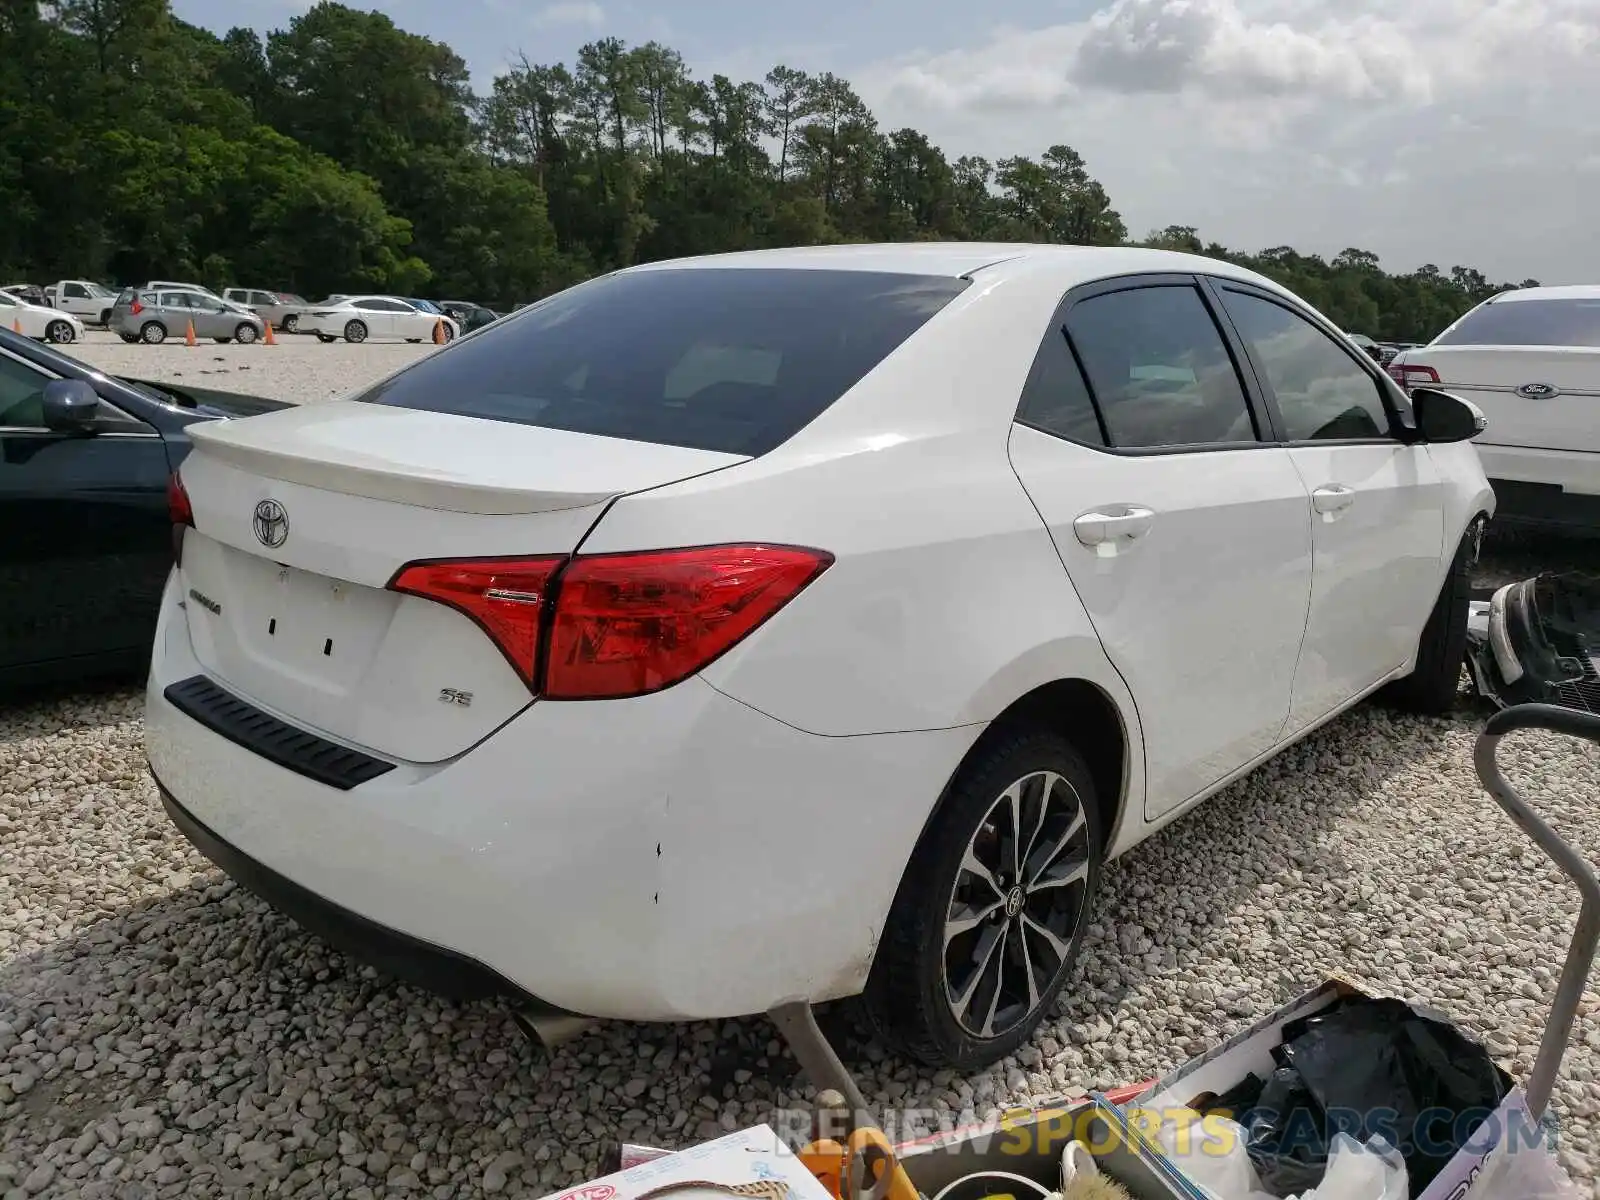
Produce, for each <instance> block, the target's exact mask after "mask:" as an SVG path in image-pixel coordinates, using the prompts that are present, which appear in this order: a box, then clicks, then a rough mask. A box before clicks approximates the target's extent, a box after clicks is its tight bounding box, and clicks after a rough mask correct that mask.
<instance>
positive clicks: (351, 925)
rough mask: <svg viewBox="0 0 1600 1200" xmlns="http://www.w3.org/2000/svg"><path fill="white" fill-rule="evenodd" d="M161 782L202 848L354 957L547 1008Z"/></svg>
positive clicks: (480, 994) (173, 812)
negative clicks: (220, 823) (210, 819)
mask: <svg viewBox="0 0 1600 1200" xmlns="http://www.w3.org/2000/svg"><path fill="white" fill-rule="evenodd" d="M156 788H157V790H158V791H159V792H160V793H161V804H162V807H163V808H165V809H166V810H167V816H168V817H169V818H170V819H171V821H172V823H173V825H175V826H177V829H178V832H179V833H181V834H183V836H184V837H186V838H188V839H189V841H190V843H191V844H192V845H193V846H194V848H195V849H196V850H198V851H200V853H201V854H204V855H205V856H206V857H207V858H209V859H210V860H211V861H212V862H213V863H215V864H216V865H217V866H218V867H220V868H221V869H222V870H223V871H224V872H225V873H226V874H227V875H228V876H229V877H230V878H232V879H234V880H235V881H237V882H238V883H239V884H240V885H241V886H243V887H245V888H247V889H249V890H250V891H251V892H254V893H255V894H256V895H257V896H259V897H261V899H263V900H265V901H266V902H267V903H268V904H270V905H272V907H273V908H275V909H277V910H278V911H279V912H281V913H283V914H284V915H285V916H287V917H291V918H293V919H294V921H295V922H296V923H298V924H299V925H301V926H302V927H304V928H305V929H307V930H309V931H310V932H311V933H314V934H316V935H317V936H318V937H320V938H322V939H323V940H324V941H326V942H328V943H329V944H330V945H332V946H335V947H337V948H338V949H339V950H341V951H343V952H344V953H345V954H347V955H349V956H350V957H351V958H353V959H356V960H357V961H360V962H366V963H370V964H371V965H373V966H375V967H377V968H378V969H379V970H381V971H384V972H386V973H388V974H390V975H392V976H394V977H395V978H396V979H400V980H403V981H405V982H406V983H411V984H415V985H416V986H417V987H420V988H424V989H426V990H428V991H431V992H436V993H438V994H439V995H441V996H448V997H450V998H452V999H456V1000H479V999H484V998H486V997H490V996H506V997H510V998H513V999H516V1000H519V1001H522V1002H524V1003H532V1004H536V1005H539V1006H541V1007H545V1006H544V1005H543V1002H542V1001H539V1000H538V999H537V998H536V997H533V996H530V995H528V994H527V993H526V992H524V991H523V990H522V989H521V988H519V987H517V986H516V984H514V983H512V982H511V981H510V980H509V979H507V978H505V977H504V976H503V975H500V974H498V973H497V972H495V971H492V970H490V969H489V968H488V967H486V966H484V965H483V964H482V963H479V962H474V961H473V960H472V959H470V958H467V957H465V956H463V955H460V954H457V953H455V952H454V951H451V950H446V949H444V948H443V947H441V946H435V945H432V944H431V943H428V942H425V941H423V940H422V939H420V938H414V937H410V936H408V935H406V934H403V933H401V932H399V931H398V930H394V929H390V928H388V927H387V926H384V925H380V924H378V923H377V922H376V921H370V920H368V919H367V918H366V917H363V916H361V915H360V914H359V913H354V912H351V911H350V910H349V909H346V908H341V907H340V906H339V905H337V904H334V903H333V902H332V901H330V900H327V899H325V898H324V897H322V896H319V895H317V894H316V893H315V892H313V891H310V890H309V889H307V888H303V887H301V886H300V885H299V884H297V883H295V882H294V880H292V879H289V878H287V877H285V876H283V875H280V874H278V872H276V871H274V870H273V869H272V868H271V867H268V866H266V865H265V864H263V863H259V862H257V861H256V860H255V859H253V858H251V857H250V856H249V855H248V854H246V853H244V851H242V850H240V849H239V848H238V847H237V846H235V845H233V844H232V843H230V842H228V841H227V840H226V839H225V838H223V837H222V836H221V835H220V834H218V833H217V832H216V831H215V830H213V829H210V828H209V827H207V826H206V825H205V824H204V823H203V822H201V821H200V820H199V819H198V818H197V817H196V816H195V815H194V814H193V813H191V812H190V811H189V810H188V809H186V808H184V806H183V805H181V804H179V803H178V801H177V800H175V799H174V798H173V795H172V793H171V792H169V791H168V790H167V789H166V787H165V786H164V785H163V784H162V782H161V780H160V779H159V778H157V779H156Z"/></svg>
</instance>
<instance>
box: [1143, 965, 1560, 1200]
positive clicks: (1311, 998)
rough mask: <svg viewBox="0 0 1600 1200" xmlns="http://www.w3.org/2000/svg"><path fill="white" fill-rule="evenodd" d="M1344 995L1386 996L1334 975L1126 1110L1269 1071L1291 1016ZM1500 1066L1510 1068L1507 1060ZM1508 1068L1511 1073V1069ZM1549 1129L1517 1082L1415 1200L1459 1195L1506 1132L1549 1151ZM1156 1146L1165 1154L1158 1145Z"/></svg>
mask: <svg viewBox="0 0 1600 1200" xmlns="http://www.w3.org/2000/svg"><path fill="white" fill-rule="evenodd" d="M1345 996H1361V997H1364V998H1366V999H1381V998H1382V997H1374V996H1371V995H1370V994H1369V993H1367V992H1365V991H1363V990H1362V989H1361V988H1359V987H1357V986H1356V985H1355V984H1354V983H1352V982H1350V981H1349V980H1346V979H1342V978H1339V977H1333V978H1330V979H1329V980H1328V981H1327V982H1325V983H1323V984H1322V986H1321V987H1318V988H1313V989H1312V990H1311V991H1308V992H1306V993H1304V994H1302V995H1301V996H1299V997H1297V998H1296V999H1294V1000H1291V1001H1290V1002H1289V1003H1288V1004H1285V1005H1284V1006H1283V1007H1282V1008H1279V1009H1277V1010H1276V1011H1275V1012H1272V1013H1269V1014H1268V1015H1267V1016H1265V1017H1263V1018H1262V1019H1261V1020H1259V1021H1257V1022H1256V1023H1255V1024H1253V1025H1251V1026H1250V1027H1249V1028H1248V1029H1246V1030H1245V1031H1244V1032H1242V1033H1240V1034H1237V1035H1235V1036H1234V1037H1231V1038H1229V1039H1228V1040H1227V1041H1225V1042H1223V1043H1222V1044H1221V1045H1219V1046H1216V1047H1214V1048H1213V1049H1211V1050H1208V1051H1206V1052H1205V1053H1204V1054H1201V1055H1199V1056H1197V1057H1195V1058H1192V1059H1190V1060H1189V1061H1188V1062H1186V1063H1184V1064H1183V1065H1182V1066H1181V1067H1179V1068H1177V1069H1176V1070H1175V1071H1173V1072H1172V1073H1171V1074H1169V1075H1167V1076H1165V1077H1164V1078H1162V1079H1158V1080H1157V1081H1156V1082H1155V1083H1153V1084H1151V1085H1150V1086H1149V1087H1148V1088H1146V1089H1145V1091H1144V1092H1143V1093H1142V1094H1141V1095H1139V1096H1138V1097H1136V1098H1134V1099H1133V1100H1131V1101H1129V1103H1128V1104H1127V1106H1126V1111H1128V1112H1132V1111H1133V1110H1144V1111H1145V1112H1146V1113H1148V1114H1150V1116H1151V1118H1152V1119H1153V1118H1154V1117H1155V1116H1156V1115H1157V1114H1162V1113H1166V1112H1169V1111H1171V1110H1174V1109H1180V1108H1182V1107H1184V1106H1185V1105H1186V1104H1187V1103H1188V1102H1189V1101H1190V1100H1191V1099H1193V1098H1195V1097H1197V1096H1200V1095H1203V1094H1205V1093H1208V1092H1210V1093H1217V1094H1221V1093H1223V1092H1226V1091H1227V1090H1228V1089H1229V1088H1231V1087H1233V1086H1234V1085H1236V1084H1238V1083H1240V1082H1242V1081H1243V1080H1244V1078H1245V1076H1246V1075H1250V1074H1256V1075H1266V1074H1267V1073H1269V1072H1271V1071H1272V1069H1273V1067H1274V1065H1275V1064H1274V1062H1273V1059H1272V1050H1273V1047H1275V1046H1277V1045H1279V1044H1280V1043H1281V1042H1282V1041H1283V1027H1284V1026H1285V1025H1286V1024H1288V1023H1289V1022H1290V1021H1294V1020H1297V1019H1298V1018H1300V1017H1304V1016H1308V1015H1310V1014H1312V1013H1315V1012H1320V1011H1321V1010H1322V1009H1325V1008H1327V1007H1329V1006H1330V1005H1331V1004H1333V1003H1334V1002H1335V1001H1336V1000H1338V999H1340V998H1341V997H1345ZM1427 1015H1428V1016H1430V1017H1436V1018H1440V1019H1445V1018H1444V1014H1441V1013H1434V1012H1427ZM1501 1069H1502V1070H1504V1069H1505V1068H1504V1067H1503V1066H1502V1068H1501ZM1506 1073H1507V1074H1508V1075H1509V1074H1510V1072H1509V1071H1507V1072H1506ZM1550 1133H1551V1127H1550V1126H1549V1124H1548V1123H1546V1124H1544V1125H1536V1124H1535V1122H1534V1121H1533V1118H1532V1116H1531V1115H1530V1114H1529V1112H1528V1105H1527V1098H1526V1097H1525V1096H1524V1094H1523V1091H1522V1088H1521V1087H1519V1086H1516V1085H1515V1084H1513V1086H1512V1088H1511V1090H1510V1091H1509V1092H1507V1094H1506V1097H1505V1099H1504V1100H1502V1101H1501V1102H1500V1106H1499V1107H1498V1108H1497V1109H1496V1110H1495V1111H1494V1112H1493V1113H1491V1114H1490V1115H1489V1116H1488V1118H1486V1119H1485V1120H1484V1122H1483V1123H1482V1124H1481V1125H1480V1126H1479V1127H1478V1128H1477V1129H1475V1130H1474V1131H1473V1132H1472V1133H1471V1134H1470V1135H1468V1137H1467V1139H1466V1143H1465V1145H1463V1146H1462V1148H1461V1149H1460V1150H1458V1151H1457V1152H1456V1154H1455V1156H1454V1157H1453V1158H1451V1159H1450V1161H1449V1162H1448V1163H1447V1164H1446V1165H1445V1168H1444V1170H1442V1171H1441V1172H1440V1173H1439V1174H1438V1175H1437V1176H1435V1177H1434V1179H1433V1181H1432V1182H1431V1183H1430V1184H1429V1185H1428V1187H1427V1189H1426V1190H1425V1191H1423V1192H1422V1193H1420V1194H1419V1195H1417V1196H1415V1197H1413V1200H1460V1197H1462V1196H1464V1195H1465V1194H1466V1191H1467V1189H1468V1187H1470V1186H1471V1184H1472V1181H1473V1180H1474V1179H1476V1178H1477V1176H1478V1172H1479V1171H1480V1170H1482V1168H1483V1162H1484V1159H1485V1158H1487V1157H1488V1155H1489V1153H1490V1151H1492V1150H1493V1149H1494V1148H1495V1147H1496V1146H1498V1145H1499V1144H1500V1143H1501V1142H1502V1141H1503V1140H1505V1139H1506V1138H1507V1136H1509V1137H1511V1138H1512V1139H1513V1140H1512V1142H1511V1152H1512V1153H1524V1152H1529V1151H1532V1152H1536V1153H1547V1152H1548V1147H1549V1137H1550ZM1153 1152H1154V1153H1155V1154H1157V1155H1158V1156H1160V1155H1161V1152H1160V1150H1159V1148H1157V1149H1155V1150H1154V1151H1153ZM1162 1157H1164V1156H1162Z"/></svg>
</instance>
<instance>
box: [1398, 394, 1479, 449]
mask: <svg viewBox="0 0 1600 1200" xmlns="http://www.w3.org/2000/svg"><path fill="white" fill-rule="evenodd" d="M1411 408H1412V411H1413V412H1415V413H1416V423H1417V434H1418V435H1419V436H1420V437H1421V438H1422V440H1423V441H1425V442H1466V441H1471V440H1472V439H1473V438H1475V437H1477V436H1478V435H1479V434H1480V433H1482V432H1483V431H1484V430H1485V429H1487V428H1488V427H1489V422H1488V420H1487V419H1486V418H1485V417H1484V415H1483V413H1482V412H1481V411H1480V410H1479V408H1478V406H1477V405H1476V404H1473V403H1472V402H1471V401H1468V400H1463V399H1462V398H1461V397H1460V396H1457V395H1455V394H1454V393H1452V392H1441V391H1437V390H1435V389H1434V388H1418V389H1417V390H1416V391H1414V392H1412V393H1411Z"/></svg>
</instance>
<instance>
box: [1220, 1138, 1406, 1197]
mask: <svg viewBox="0 0 1600 1200" xmlns="http://www.w3.org/2000/svg"><path fill="white" fill-rule="evenodd" d="M1410 1194H1411V1192H1410V1183H1409V1182H1408V1181H1407V1179H1406V1160H1405V1159H1404V1158H1402V1157H1400V1152H1399V1151H1398V1150H1396V1149H1395V1148H1394V1147H1393V1146H1391V1145H1389V1143H1388V1142H1386V1141H1384V1140H1383V1139H1382V1138H1373V1139H1372V1141H1370V1142H1368V1143H1367V1144H1366V1145H1365V1146H1363V1145H1362V1144H1361V1143H1360V1142H1358V1141H1356V1140H1355V1138H1353V1137H1351V1136H1350V1135H1349V1134H1348V1133H1336V1134H1334V1135H1333V1140H1332V1141H1331V1142H1330V1143H1329V1144H1328V1173H1327V1174H1326V1175H1324V1176H1323V1177H1322V1182H1321V1183H1319V1184H1317V1186H1316V1187H1315V1188H1313V1189H1312V1190H1311V1191H1309V1192H1305V1193H1302V1194H1301V1195H1300V1196H1298V1197H1295V1198H1294V1200H1407V1197H1409V1196H1410ZM1251 1200H1260V1198H1258V1197H1251Z"/></svg>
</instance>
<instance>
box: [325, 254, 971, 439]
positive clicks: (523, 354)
mask: <svg viewBox="0 0 1600 1200" xmlns="http://www.w3.org/2000/svg"><path fill="white" fill-rule="evenodd" d="M966 286H967V283H966V281H965V280H962V279H957V278H951V277H944V276H921V275H901V274H894V273H879V272H869V271H839V270H820V269H819V270H806V269H782V268H760V267H756V268H737V267H736V268H668V269H659V270H646V271H636V272H626V273H619V274H615V275H609V276H604V277H601V278H599V279H595V280H591V281H589V282H588V283H584V284H580V285H578V286H577V287H574V288H570V289H568V290H567V291H564V292H560V293H558V294H556V295H554V296H552V297H550V298H549V299H548V300H545V301H543V302H541V303H539V304H537V305H535V306H533V307H531V308H529V309H527V310H526V311H524V312H523V313H522V314H521V315H519V316H517V317H515V318H513V319H510V320H506V321H504V322H500V323H497V324H494V325H486V326H484V328H483V329H482V330H481V331H479V332H477V333H475V334H474V335H473V336H472V337H470V338H464V339H462V340H461V341H458V342H456V343H454V344H453V345H452V346H450V347H449V348H447V349H445V350H442V351H440V352H439V353H437V354H433V355H430V356H429V357H427V358H425V359H423V360H422V361H421V362H419V363H418V364H416V365H415V366H413V367H410V368H408V369H406V370H404V371H401V372H400V373H399V374H397V375H394V376H392V377H390V378H389V379H387V380H385V381H384V382H382V383H379V384H378V385H376V386H375V387H374V388H372V389H371V390H370V391H368V392H366V393H364V394H362V395H360V396H357V397H356V399H358V400H363V401H366V402H368V403H373V404H391V405H396V406H398V407H402V408H417V409H426V410H430V411H434V412H450V413H457V414H460V415H462V416H472V417H480V418H484V419H488V420H496V421H512V422H517V423H521V424H526V425H536V426H540V427H543V428H546V429H563V430H570V431H573V432H577V433H592V434H599V435H602V436H605V437H615V438H627V439H629V440H632V441H643V442H655V443H659V444H662V445H672V446H689V447H694V448H697V449H702V450H716V451H722V452H725V453H730V454H747V455H760V454H765V453H766V452H767V451H769V450H771V449H773V448H774V447H776V446H778V445H780V444H781V443H783V442H784V441H787V440H788V439H789V438H790V437H792V436H793V435H794V434H795V433H797V432H798V431H799V430H800V429H801V428H802V427H804V426H805V425H807V424H808V423H810V422H811V421H812V420H813V419H815V418H816V417H817V416H818V415H819V414H821V413H822V412H823V411H824V410H826V409H827V408H828V407H829V406H830V405H832V404H833V403H834V401H836V400H837V399H839V397H840V396H842V395H843V394H844V393H845V392H847V391H849V390H850V388H851V387H853V386H854V385H855V384H856V383H857V382H858V381H859V380H860V379H861V378H862V377H863V376H865V375H866V374H867V373H868V372H869V371H871V370H872V369H873V368H874V367H876V366H877V365H878V364H879V363H880V362H881V361H882V360H883V359H884V358H885V357H887V356H888V355H889V354H890V353H891V352H893V351H894V350H895V349H896V348H897V347H899V346H900V345H901V343H903V342H904V341H905V340H906V339H907V338H909V337H910V336H911V335H912V334H914V333H915V332H916V331H917V330H918V329H920V328H921V327H922V326H923V325H924V324H925V323H926V322H927V321H928V320H929V319H930V318H932V317H933V316H934V314H936V313H938V312H939V311H940V310H941V309H943V308H944V307H945V305H947V304H948V303H949V302H950V301H951V300H952V299H954V298H955V297H956V296H957V295H959V294H960V293H961V292H962V290H964V289H965V288H966Z"/></svg>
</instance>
